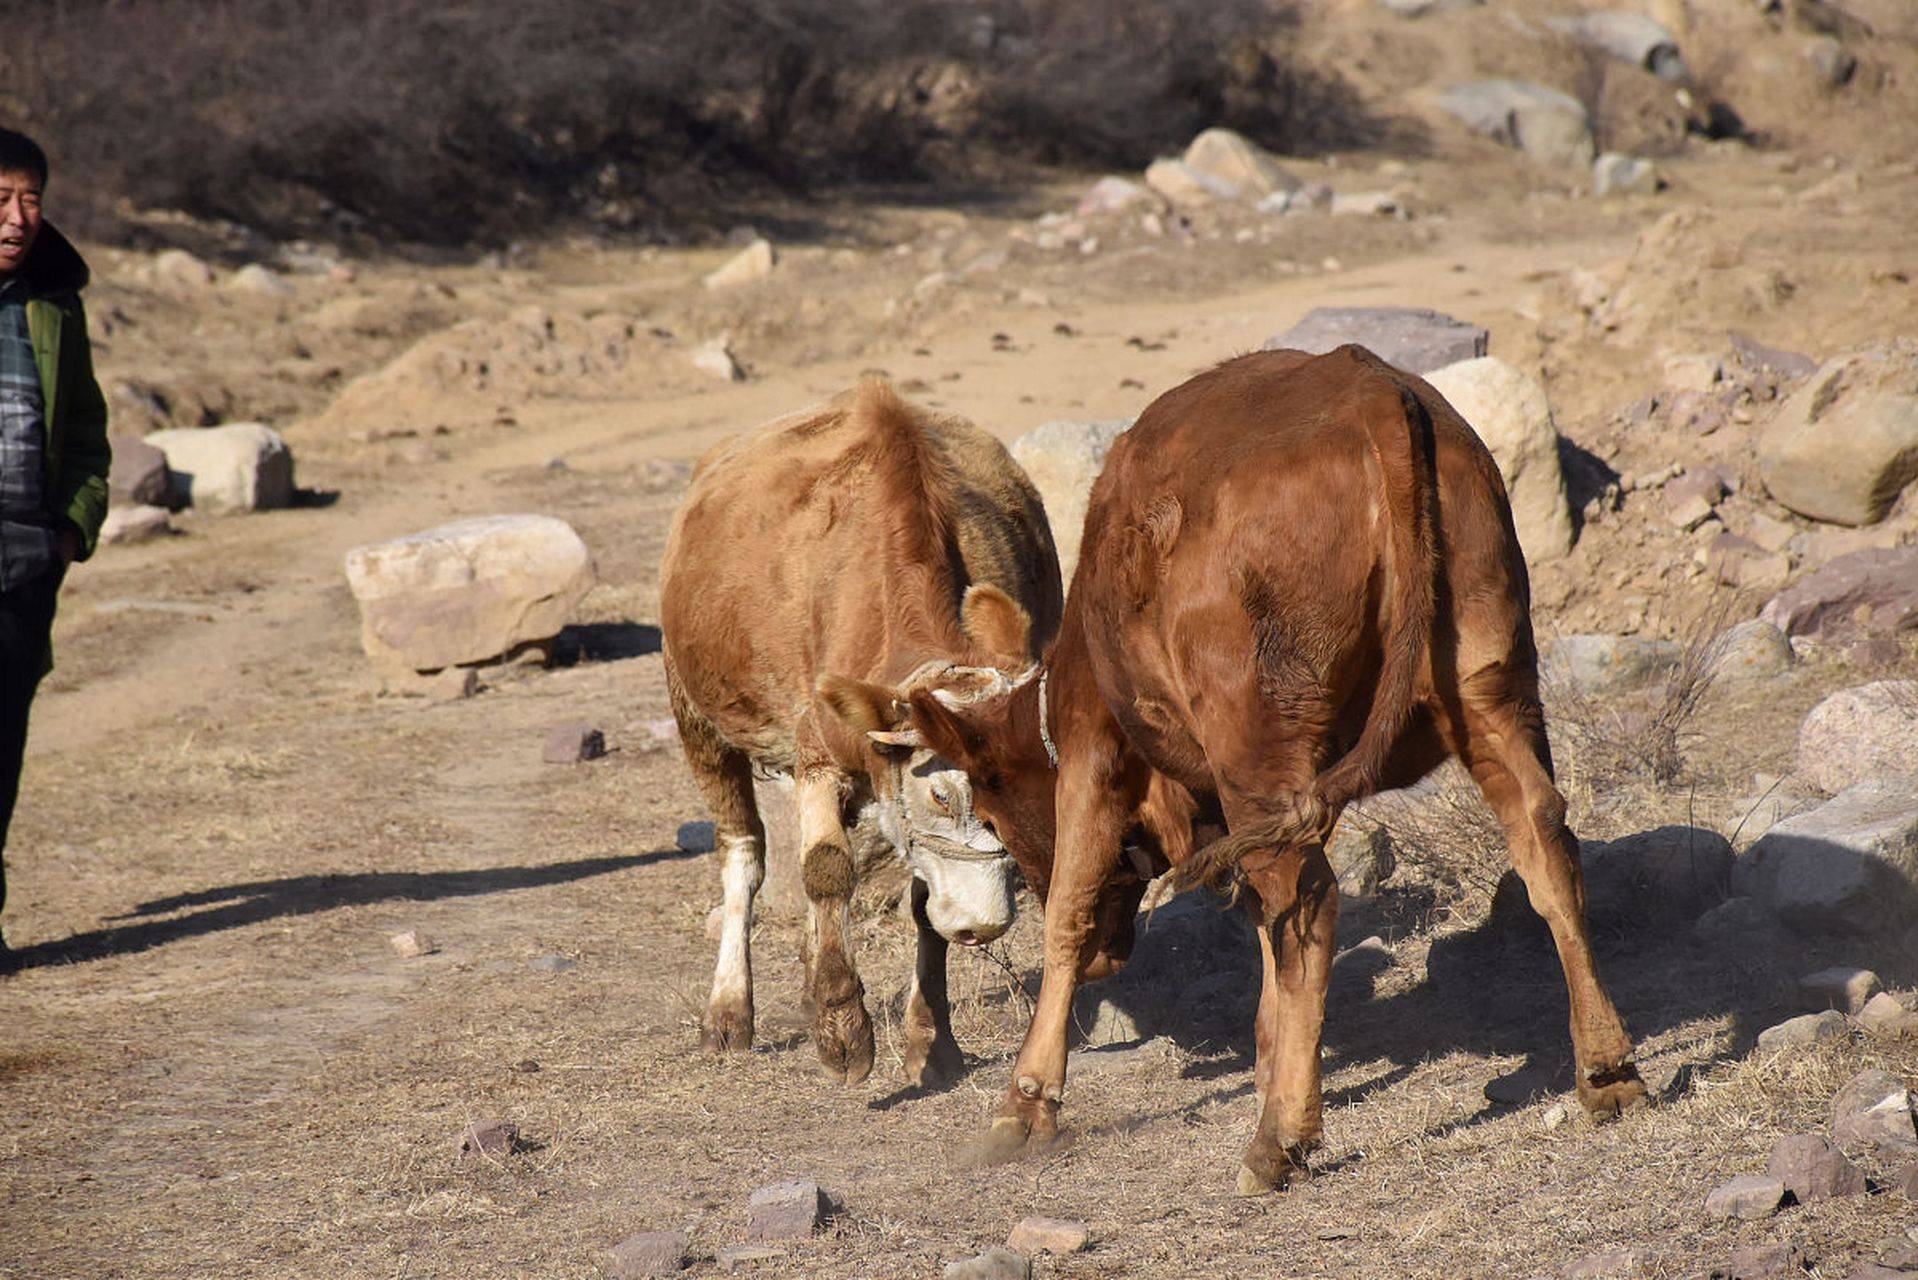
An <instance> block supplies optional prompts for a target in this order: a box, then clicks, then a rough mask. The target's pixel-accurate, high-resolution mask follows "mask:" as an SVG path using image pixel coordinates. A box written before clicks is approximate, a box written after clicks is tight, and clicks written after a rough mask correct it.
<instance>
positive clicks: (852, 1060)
mask: <svg viewBox="0 0 1918 1280" xmlns="http://www.w3.org/2000/svg"><path fill="white" fill-rule="evenodd" d="M812 1042H813V1047H814V1048H815V1049H817V1050H818V1051H819V1061H820V1063H821V1064H822V1065H823V1066H824V1067H825V1068H826V1074H827V1075H829V1076H831V1077H832V1078H833V1079H835V1080H837V1081H839V1082H840V1083H841V1084H858V1083H859V1082H860V1081H862V1080H864V1079H865V1078H866V1077H867V1076H869V1075H871V1074H872V1056H873V1047H872V1019H871V1018H870V1017H869V1016H867V1014H866V1004H865V1001H863V1000H860V999H858V998H856V997H855V998H854V999H852V1000H848V1001H847V1002H846V1003H844V1004H841V1005H827V1006H825V1007H823V1008H821V1009H820V1010H819V1011H818V1014H817V1015H816V1016H815V1017H814V1019H813V1024H812Z"/></svg>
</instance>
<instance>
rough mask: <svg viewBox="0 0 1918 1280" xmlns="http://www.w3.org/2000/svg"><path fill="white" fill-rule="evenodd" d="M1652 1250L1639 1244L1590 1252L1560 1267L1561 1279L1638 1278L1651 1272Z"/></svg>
mask: <svg viewBox="0 0 1918 1280" xmlns="http://www.w3.org/2000/svg"><path fill="white" fill-rule="evenodd" d="M1651 1262H1652V1252H1651V1250H1649V1249H1645V1248H1642V1247H1639V1246H1636V1245H1634V1246H1632V1247H1631V1248H1627V1249H1607V1250H1606V1251H1605V1252H1603V1253H1588V1254H1586V1255H1585V1256H1584V1257H1582V1258H1575V1259H1573V1260H1572V1261H1571V1262H1568V1263H1566V1264H1565V1265H1564V1266H1562V1267H1560V1268H1559V1269H1558V1274H1559V1278H1560V1280H1638V1277H1640V1276H1644V1275H1647V1274H1649V1272H1650V1270H1651Z"/></svg>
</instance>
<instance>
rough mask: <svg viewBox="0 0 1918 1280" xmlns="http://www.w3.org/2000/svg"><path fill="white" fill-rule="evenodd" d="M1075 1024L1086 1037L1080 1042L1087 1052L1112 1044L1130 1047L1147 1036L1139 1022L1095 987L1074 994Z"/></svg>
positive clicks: (1073, 1017)
mask: <svg viewBox="0 0 1918 1280" xmlns="http://www.w3.org/2000/svg"><path fill="white" fill-rule="evenodd" d="M1072 1023H1073V1027H1074V1028H1075V1029H1076V1030H1078V1031H1079V1033H1080V1034H1081V1036H1082V1037H1083V1038H1082V1039H1081V1040H1080V1042H1079V1043H1080V1044H1082V1045H1083V1046H1084V1047H1086V1048H1088V1049H1100V1048H1104V1047H1105V1046H1106V1045H1113V1044H1131V1043H1132V1042H1134V1041H1136V1040H1140V1039H1143V1038H1144V1035H1145V1033H1144V1032H1142V1031H1140V1030H1139V1022H1138V1019H1136V1018H1134V1017H1133V1016H1132V1015H1131V1014H1130V1013H1128V1012H1127V1011H1126V1010H1125V1009H1124V1008H1122V1007H1120V1006H1119V1005H1118V1004H1116V1003H1114V1002H1113V1001H1112V1000H1110V999H1108V998H1107V997H1106V996H1105V995H1103V994H1102V993H1101V992H1100V991H1099V989H1098V988H1096V987H1092V988H1088V989H1087V990H1085V991H1084V992H1083V993H1077V994H1075V995H1074V997H1073V1001H1072Z"/></svg>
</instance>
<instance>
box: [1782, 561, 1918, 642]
mask: <svg viewBox="0 0 1918 1280" xmlns="http://www.w3.org/2000/svg"><path fill="white" fill-rule="evenodd" d="M1758 616H1759V617H1761V618H1763V619H1764V620H1765V621H1767V622H1769V623H1771V624H1772V625H1773V626H1776V627H1777V628H1779V629H1780V630H1781V631H1783V632H1784V633H1785V634H1786V635H1791V636H1806V637H1809V638H1810V639H1813V640H1822V641H1826V642H1833V641H1841V640H1855V639H1859V638H1868V637H1873V636H1896V635H1898V634H1899V633H1900V632H1904V631H1909V630H1913V629H1918V546H1912V547H1880V548H1873V549H1870V550H1865V551H1853V552H1850V553H1848V554H1846V555H1842V556H1839V557H1838V558H1837V559H1835V560H1833V561H1832V562H1831V563H1829V564H1827V565H1825V566H1823V567H1822V568H1819V569H1815V570H1813V571H1812V572H1811V573H1808V574H1806V575H1805V576H1804V577H1802V578H1800V579H1798V581H1796V582H1794V583H1792V584H1791V585H1790V586H1788V587H1786V588H1785V589H1784V590H1783V591H1781V592H1779V593H1778V594H1777V595H1776V596H1773V597H1772V598H1771V600H1770V601H1768V602H1767V603H1766V605H1765V607H1764V609H1763V610H1761V611H1760V612H1759V615H1758Z"/></svg>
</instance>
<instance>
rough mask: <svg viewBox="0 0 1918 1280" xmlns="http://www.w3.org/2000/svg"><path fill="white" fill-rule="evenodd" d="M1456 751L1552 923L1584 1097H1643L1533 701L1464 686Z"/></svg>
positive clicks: (1615, 1109)
mask: <svg viewBox="0 0 1918 1280" xmlns="http://www.w3.org/2000/svg"><path fill="white" fill-rule="evenodd" d="M1464 708H1465V730H1466V732H1465V734H1464V735H1463V741H1462V742H1461V743H1460V744H1459V746H1460V755H1461V756H1462V757H1463V758H1464V760H1465V764H1466V767H1467V768H1469V769H1470V770H1471V772H1472V779H1473V781H1475V782H1477V783H1478V788H1479V790H1480V791H1481V792H1482V793H1484V796H1485V800H1486V803H1487V804H1489V805H1490V806H1491V807H1492V811H1493V812H1494V813H1495V814H1497V815H1498V819H1499V824H1500V825H1501V826H1502V827H1503V828H1504V830H1505V841H1506V844H1507V845H1508V846H1509V848H1510V849H1511V853H1512V862H1513V864H1514V865H1515V866H1516V867H1517V868H1518V873H1519V876H1520V877H1521V878H1522V879H1523V880H1524V881H1525V892H1526V894H1527V896H1528V897H1529V898H1530V899H1531V903H1532V909H1533V910H1534V911H1537V912H1538V913H1539V915H1541V916H1543V917H1544V918H1545V923H1546V924H1548V925H1549V926H1551V930H1552V941H1553V942H1554V943H1556V944H1557V946H1558V958H1559V963H1560V965H1561V966H1563V968H1564V970H1565V988H1566V992H1567V995H1568V996H1569V1000H1570V1004H1571V1012H1572V1052H1573V1056H1574V1057H1575V1058H1576V1059H1577V1060H1578V1098H1579V1101H1580V1102H1581V1103H1582V1104H1584V1107H1585V1109H1586V1111H1587V1112H1589V1113H1590V1114H1592V1115H1593V1116H1596V1117H1599V1118H1607V1117H1611V1116H1615V1115H1618V1114H1620V1113H1621V1112H1624V1111H1626V1110H1629V1109H1630V1108H1632V1107H1634V1106H1636V1105H1638V1104H1639V1103H1641V1102H1643V1101H1644V1100H1645V1085H1644V1083H1643V1082H1642V1081H1641V1080H1640V1079H1639V1078H1638V1068H1637V1067H1636V1066H1635V1065H1634V1064H1633V1062H1632V1041H1631V1037H1630V1036H1628V1035H1627V1034H1626V1033H1625V1027H1624V1024H1623V1023H1621V1022H1620V1021H1619V1017H1618V1010H1617V1009H1615V1008H1614V1007H1613V1006H1612V998H1611V996H1610V995H1609V994H1608V993H1607V992H1606V990H1605V986H1604V983H1603V982H1601V981H1600V980H1599V976H1598V965H1597V963H1596V962H1595V961H1594V959H1593V958H1592V943H1591V937H1590V934H1589V933H1588V932H1587V930H1586V927H1585V884H1584V878H1583V876H1582V874H1581V872H1580V870H1579V862H1578V845H1577V843H1576V841H1575V839H1574V837H1573V835H1572V833H1571V831H1570V830H1568V829H1567V828H1566V825H1565V798H1564V797H1563V796H1562V795H1560V794H1559V790H1558V787H1557V785H1556V784H1555V783H1554V782H1553V781H1552V771H1551V755H1550V747H1549V746H1548V745H1547V743H1546V739H1545V730H1544V724H1543V719H1542V717H1541V716H1540V714H1539V712H1538V709H1537V706H1536V704H1532V705H1531V706H1530V707H1529V708H1528V707H1527V705H1526V703H1524V702H1522V701H1520V700H1517V699H1512V698H1499V699H1498V700H1496V701H1487V702H1477V701H1475V700H1474V699H1473V698H1472V697H1471V691H1470V690H1467V691H1466V697H1465V699H1464Z"/></svg>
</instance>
